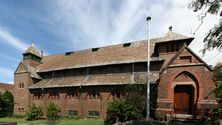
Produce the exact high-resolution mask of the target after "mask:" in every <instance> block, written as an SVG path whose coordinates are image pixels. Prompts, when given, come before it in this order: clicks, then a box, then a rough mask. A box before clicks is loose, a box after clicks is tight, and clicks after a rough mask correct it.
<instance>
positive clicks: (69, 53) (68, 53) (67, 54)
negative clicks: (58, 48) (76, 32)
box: [65, 52, 74, 56]
mask: <svg viewBox="0 0 222 125" xmlns="http://www.w3.org/2000/svg"><path fill="white" fill-rule="evenodd" d="M73 53H74V52H66V53H65V55H66V56H69V55H71V54H73Z"/></svg>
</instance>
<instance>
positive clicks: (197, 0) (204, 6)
mask: <svg viewBox="0 0 222 125" xmlns="http://www.w3.org/2000/svg"><path fill="white" fill-rule="evenodd" d="M221 4H222V1H221V0H193V1H192V2H191V3H190V5H189V8H191V9H193V11H194V12H197V11H201V10H202V11H203V13H202V14H201V15H200V21H201V24H202V23H203V19H204V18H205V17H206V16H207V14H215V15H217V14H218V13H220V16H221V17H222V11H221ZM201 24H200V25H201ZM199 27H200V26H199ZM199 27H198V28H199ZM203 42H204V43H205V45H204V49H203V54H205V52H206V50H212V49H215V48H216V49H221V48H222V19H221V18H220V20H219V22H218V23H217V24H216V25H215V26H214V27H213V28H212V29H210V31H209V32H208V33H207V35H206V37H205V38H204V40H203Z"/></svg>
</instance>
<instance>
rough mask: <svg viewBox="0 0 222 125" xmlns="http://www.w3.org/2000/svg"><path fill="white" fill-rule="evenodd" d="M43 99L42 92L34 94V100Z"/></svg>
mask: <svg viewBox="0 0 222 125" xmlns="http://www.w3.org/2000/svg"><path fill="white" fill-rule="evenodd" d="M42 98H43V95H42V94H41V93H40V92H37V93H34V94H33V96H32V99H33V100H41V99H42Z"/></svg>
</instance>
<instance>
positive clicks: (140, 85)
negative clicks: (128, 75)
mask: <svg viewBox="0 0 222 125" xmlns="http://www.w3.org/2000/svg"><path fill="white" fill-rule="evenodd" d="M146 91H147V85H146V81H137V83H136V84H128V85H126V86H125V88H124V92H125V96H124V97H123V98H124V99H125V100H126V101H129V102H131V103H132V104H133V105H135V106H136V107H137V108H138V109H139V110H140V111H142V114H143V116H144V117H145V116H146V99H147V97H146ZM156 100H157V85H156V84H152V85H151V86H150V117H152V118H154V112H155V109H156Z"/></svg>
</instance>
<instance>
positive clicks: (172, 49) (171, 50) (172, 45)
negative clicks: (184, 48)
mask: <svg viewBox="0 0 222 125" xmlns="http://www.w3.org/2000/svg"><path fill="white" fill-rule="evenodd" d="M174 51H175V45H174V44H171V48H170V52H174Z"/></svg>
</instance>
